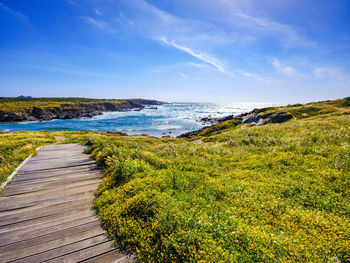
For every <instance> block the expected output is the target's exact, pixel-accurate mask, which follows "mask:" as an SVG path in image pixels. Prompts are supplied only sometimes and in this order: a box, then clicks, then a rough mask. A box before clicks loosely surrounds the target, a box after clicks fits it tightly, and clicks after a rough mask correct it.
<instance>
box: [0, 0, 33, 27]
mask: <svg viewBox="0 0 350 263" xmlns="http://www.w3.org/2000/svg"><path fill="white" fill-rule="evenodd" d="M0 9H4V10H6V12H8V13H10V14H12V15H14V16H16V17H18V18H20V19H22V20H23V21H25V22H27V23H29V24H30V21H29V19H28V17H27V16H26V15H25V14H23V13H21V12H19V11H17V10H14V9H11V8H9V7H8V6H6V5H4V4H3V3H1V2H0Z"/></svg>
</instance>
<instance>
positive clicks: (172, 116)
mask: <svg viewBox="0 0 350 263" xmlns="http://www.w3.org/2000/svg"><path fill="white" fill-rule="evenodd" d="M271 105H272V104H266V103H228V104H215V103H172V104H166V105H161V106H157V109H144V110H141V111H127V112H106V113H103V114H102V115H98V116H94V117H92V118H82V119H75V120H51V121H44V122H38V121H33V122H20V123H3V124H0V130H6V131H19V130H29V131H38V130H49V131H52V130H60V131H61V130H89V131H113V132H116V131H118V132H124V133H127V134H148V135H152V136H157V137H160V136H162V135H171V136H177V135H180V134H182V133H184V132H188V131H193V130H197V129H200V128H202V127H203V123H201V122H199V121H198V120H199V119H200V118H203V117H223V116H227V115H230V114H239V113H242V112H247V111H250V110H252V109H254V108H262V107H267V106H271Z"/></svg>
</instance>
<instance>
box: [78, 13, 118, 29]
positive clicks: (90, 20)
mask: <svg viewBox="0 0 350 263" xmlns="http://www.w3.org/2000/svg"><path fill="white" fill-rule="evenodd" d="M80 18H81V19H82V20H83V21H84V22H86V23H88V24H91V25H94V26H96V27H98V28H100V29H102V30H103V31H105V32H106V33H117V32H118V31H117V30H116V29H115V28H113V27H111V26H110V25H109V24H107V23H106V22H104V21H102V20H96V19H93V18H92V17H89V16H81V17H80Z"/></svg>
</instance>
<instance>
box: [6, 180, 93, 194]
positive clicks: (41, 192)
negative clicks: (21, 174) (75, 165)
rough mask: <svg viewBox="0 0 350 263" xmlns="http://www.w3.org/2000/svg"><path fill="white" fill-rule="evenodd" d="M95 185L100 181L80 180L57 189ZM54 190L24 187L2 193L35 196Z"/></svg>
mask: <svg viewBox="0 0 350 263" xmlns="http://www.w3.org/2000/svg"><path fill="white" fill-rule="evenodd" d="M91 184H92V185H95V184H97V185H98V183H96V182H93V183H91V182H88V183H86V182H85V183H84V182H78V183H74V184H68V185H64V186H57V188H56V191H65V190H68V191H74V189H76V188H80V187H83V186H88V185H91ZM51 192H52V190H50V189H33V190H32V191H31V190H29V191H28V190H22V189H10V190H9V191H6V192H5V191H4V192H3V193H2V195H4V196H16V195H22V196H26V197H29V196H34V195H37V194H46V193H51Z"/></svg>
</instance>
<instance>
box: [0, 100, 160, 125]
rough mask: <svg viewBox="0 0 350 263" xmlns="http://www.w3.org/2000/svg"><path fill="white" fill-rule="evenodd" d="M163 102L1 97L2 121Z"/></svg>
mask: <svg viewBox="0 0 350 263" xmlns="http://www.w3.org/2000/svg"><path fill="white" fill-rule="evenodd" d="M160 104H163V102H159V101H156V100H143V99H128V100H116V99H89V98H5V97H1V98H0V122H19V121H35V120H52V119H74V118H81V117H92V116H95V115H98V114H101V113H102V112H106V111H123V110H130V109H135V108H137V109H142V108H144V105H160Z"/></svg>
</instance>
